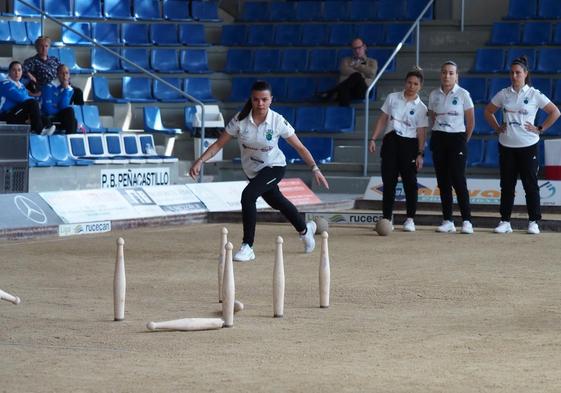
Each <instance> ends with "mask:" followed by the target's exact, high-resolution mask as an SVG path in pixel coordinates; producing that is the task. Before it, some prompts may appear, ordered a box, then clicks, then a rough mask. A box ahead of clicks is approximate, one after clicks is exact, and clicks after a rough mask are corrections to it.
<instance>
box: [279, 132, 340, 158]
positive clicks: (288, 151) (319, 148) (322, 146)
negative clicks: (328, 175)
mask: <svg viewBox="0 0 561 393" xmlns="http://www.w3.org/2000/svg"><path fill="white" fill-rule="evenodd" d="M300 141H301V142H302V144H303V145H304V146H306V147H307V148H308V150H309V151H310V153H311V154H312V156H313V157H314V160H315V161H316V162H318V163H326V162H330V161H331V159H332V157H333V138H331V137H315V136H312V137H310V136H308V137H301V138H300ZM279 148H280V149H281V150H282V152H283V153H284V155H285V156H286V160H287V161H288V162H302V159H301V158H300V156H299V155H298V153H297V152H296V150H294V148H293V147H292V146H290V145H289V144H288V143H287V142H286V141H285V140H284V139H283V138H280V139H279Z"/></svg>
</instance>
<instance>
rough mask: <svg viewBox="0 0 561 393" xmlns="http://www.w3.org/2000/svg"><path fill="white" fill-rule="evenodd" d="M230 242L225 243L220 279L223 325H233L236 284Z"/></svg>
mask: <svg viewBox="0 0 561 393" xmlns="http://www.w3.org/2000/svg"><path fill="white" fill-rule="evenodd" d="M233 248H234V246H232V243H230V242H228V243H227V244H226V258H225V261H224V278H223V280H222V319H224V327H232V326H234V301H235V300H236V284H235V282H234V263H233V261H232V249H233Z"/></svg>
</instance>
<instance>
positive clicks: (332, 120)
mask: <svg viewBox="0 0 561 393" xmlns="http://www.w3.org/2000/svg"><path fill="white" fill-rule="evenodd" d="M354 129H355V109H354V108H352V107H341V106H329V107H327V108H325V124H324V126H323V129H322V130H323V131H326V132H353V131H354Z"/></svg>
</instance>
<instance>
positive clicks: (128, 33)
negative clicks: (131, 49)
mask: <svg viewBox="0 0 561 393" xmlns="http://www.w3.org/2000/svg"><path fill="white" fill-rule="evenodd" d="M121 41H122V43H123V44H125V45H131V46H149V45H152V44H151V43H150V39H149V37H148V25H147V24H145V23H123V24H121Z"/></svg>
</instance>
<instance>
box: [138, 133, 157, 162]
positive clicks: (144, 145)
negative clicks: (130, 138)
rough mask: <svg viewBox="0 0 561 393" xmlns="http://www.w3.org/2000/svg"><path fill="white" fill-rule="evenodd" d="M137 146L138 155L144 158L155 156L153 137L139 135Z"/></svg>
mask: <svg viewBox="0 0 561 393" xmlns="http://www.w3.org/2000/svg"><path fill="white" fill-rule="evenodd" d="M137 140H138V144H139V145H140V151H139V154H141V155H143V156H146V157H154V156H157V154H154V153H153V152H155V151H156V145H155V143H154V137H153V136H152V135H151V134H145V135H142V134H141V135H139V136H138V139H137Z"/></svg>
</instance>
